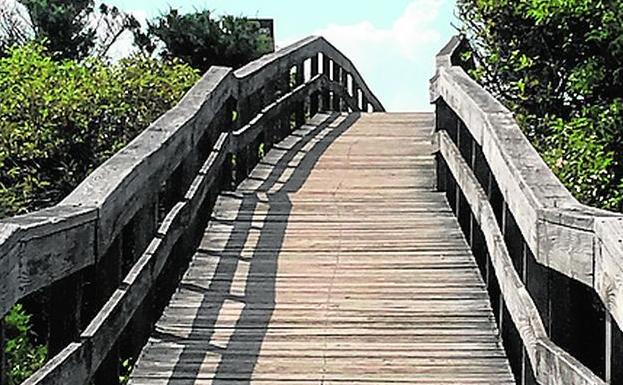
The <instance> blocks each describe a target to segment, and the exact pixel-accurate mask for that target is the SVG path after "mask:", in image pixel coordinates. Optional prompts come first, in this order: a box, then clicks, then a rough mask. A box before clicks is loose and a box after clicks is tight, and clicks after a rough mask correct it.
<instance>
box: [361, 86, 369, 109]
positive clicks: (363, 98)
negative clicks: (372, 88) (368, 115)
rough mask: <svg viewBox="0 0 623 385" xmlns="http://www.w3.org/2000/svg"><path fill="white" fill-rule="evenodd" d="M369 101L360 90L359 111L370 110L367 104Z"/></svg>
mask: <svg viewBox="0 0 623 385" xmlns="http://www.w3.org/2000/svg"><path fill="white" fill-rule="evenodd" d="M369 104H370V102H369V101H368V97H367V96H366V94H365V93H364V92H363V91H362V92H361V111H363V112H368V111H370V106H369Z"/></svg>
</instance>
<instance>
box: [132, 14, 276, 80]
mask: <svg viewBox="0 0 623 385" xmlns="http://www.w3.org/2000/svg"><path fill="white" fill-rule="evenodd" d="M135 38H136V42H137V44H138V45H139V46H140V47H141V48H142V49H143V50H144V51H146V52H148V53H152V52H154V51H155V50H156V49H157V48H158V45H159V44H161V45H162V46H163V47H162V52H161V53H162V56H163V57H165V58H172V57H176V58H180V59H182V60H183V61H184V62H185V63H188V64H190V65H191V66H192V67H193V68H197V69H199V70H201V71H206V70H207V69H208V68H210V66H213V65H222V66H229V67H234V68H238V67H241V66H243V65H245V64H247V63H248V62H250V61H252V60H254V59H257V58H259V57H260V56H262V55H264V54H265V53H268V52H270V50H271V47H272V43H271V41H270V39H271V38H270V37H269V36H267V35H266V34H264V33H262V32H261V29H260V25H259V23H257V22H254V21H250V20H248V19H246V18H243V17H234V16H222V17H220V18H218V19H216V18H214V17H213V15H212V13H211V12H210V11H208V10H203V11H197V12H194V13H188V14H180V13H179V12H178V11H177V10H175V9H170V10H169V12H168V13H166V14H162V15H161V16H160V17H157V18H156V19H154V20H152V21H150V22H149V23H148V30H147V33H142V32H140V31H136V32H135Z"/></svg>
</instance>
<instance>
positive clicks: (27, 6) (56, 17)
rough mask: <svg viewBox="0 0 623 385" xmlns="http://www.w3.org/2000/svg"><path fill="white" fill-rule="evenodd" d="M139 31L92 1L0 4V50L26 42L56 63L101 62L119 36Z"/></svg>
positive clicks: (10, 0) (129, 19)
mask: <svg viewBox="0 0 623 385" xmlns="http://www.w3.org/2000/svg"><path fill="white" fill-rule="evenodd" d="M138 27H139V23H138V21H137V20H136V19H135V18H134V17H133V16H132V15H129V14H126V13H124V12H121V11H120V10H119V9H118V8H117V7H109V6H107V5H106V4H103V3H102V4H100V5H99V6H97V7H96V6H95V3H94V0H69V1H68V0H18V1H16V0H0V50H1V51H3V52H6V51H7V50H8V48H10V47H11V46H13V45H23V44H26V43H28V42H30V41H33V40H35V41H38V42H40V43H42V44H45V46H46V48H47V49H48V52H49V53H50V54H51V55H52V56H53V57H55V58H57V59H76V60H81V59H84V58H86V57H89V56H95V57H100V58H103V57H104V56H105V55H106V53H107V52H108V50H109V48H110V47H111V46H112V44H113V43H114V42H115V41H117V39H118V38H119V36H120V35H121V33H123V32H124V31H126V30H133V29H136V28H138Z"/></svg>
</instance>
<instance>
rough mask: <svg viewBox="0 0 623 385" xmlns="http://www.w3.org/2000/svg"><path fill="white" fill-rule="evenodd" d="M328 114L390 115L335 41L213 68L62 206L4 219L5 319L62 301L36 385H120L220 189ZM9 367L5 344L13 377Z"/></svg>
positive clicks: (0, 363) (0, 271)
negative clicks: (17, 310)
mask: <svg viewBox="0 0 623 385" xmlns="http://www.w3.org/2000/svg"><path fill="white" fill-rule="evenodd" d="M319 111H336V112H349V111H366V112H367V111H383V106H382V104H381V103H380V102H379V101H378V99H377V98H376V96H375V95H374V94H373V93H372V92H371V91H370V89H369V88H368V86H367V85H366V83H365V82H364V81H363V79H362V77H361V75H360V74H359V73H358V72H357V70H356V68H355V67H354V66H353V64H352V63H351V62H350V60H349V59H348V58H346V57H345V56H344V55H343V54H342V53H341V52H339V51H338V50H337V49H336V48H335V47H333V46H332V45H331V44H330V43H329V42H327V41H326V40H325V39H324V38H322V37H309V38H306V39H303V40H301V41H299V42H297V43H295V44H293V45H291V46H288V47H286V48H284V49H282V50H280V51H278V52H275V53H272V54H269V55H266V56H264V57H262V58H260V59H258V60H256V61H254V62H252V63H249V64H248V65H246V66H245V67H242V68H240V69H238V70H236V71H234V70H232V69H230V68H224V67H212V68H210V70H208V71H207V73H206V74H205V75H204V76H203V77H202V78H201V80H200V81H199V82H198V83H197V84H195V85H194V86H193V87H192V88H191V89H190V90H189V91H188V93H187V94H186V95H185V96H184V98H183V99H182V100H181V101H180V102H179V103H178V104H177V105H176V106H175V107H174V108H172V109H171V110H169V111H168V112H166V113H165V114H164V115H162V116H161V117H160V118H158V119H157V120H156V121H155V122H153V123H152V124H151V125H150V126H149V127H148V128H147V129H146V130H145V131H143V132H142V133H141V134H139V135H138V136H137V137H136V138H135V139H134V140H133V141H132V142H131V143H129V144H128V145H127V146H126V147H124V148H123V149H122V150H120V151H119V152H118V153H117V154H115V155H114V156H113V157H111V158H110V159H109V160H107V161H106V162H105V163H104V164H102V165H101V166H100V167H98V168H97V169H96V170H95V171H94V172H93V173H92V174H91V175H89V176H88V177H87V178H86V179H85V180H84V181H83V182H82V183H81V184H80V185H79V186H78V187H77V188H76V189H75V190H74V191H73V192H72V193H70V194H69V196H68V197H67V198H65V199H64V200H63V201H62V202H60V203H59V204H58V205H56V206H54V207H52V208H49V209H44V210H40V211H37V212H33V213H30V214H26V215H22V216H17V217H12V218H6V219H3V220H1V221H0V319H2V317H4V315H6V314H7V312H8V311H9V310H10V309H11V307H12V306H13V305H15V304H16V303H18V302H21V301H27V302H28V301H34V302H36V303H37V304H38V306H40V307H42V308H46V309H48V310H50V311H49V319H47V320H44V321H43V322H41V324H43V325H44V329H45V330H44V332H45V333H47V335H48V337H49V339H48V341H47V342H48V348H49V351H50V356H51V359H50V360H49V361H48V362H47V363H46V364H45V365H44V366H43V368H41V369H40V370H38V371H37V372H36V373H35V374H34V375H33V376H31V377H30V378H29V379H27V380H26V381H25V383H24V384H26V385H31V384H66V385H70V384H86V383H89V382H90V381H92V382H93V383H95V384H106V385H110V384H115V383H118V381H119V364H120V362H119V357H120V356H123V357H136V355H137V354H138V353H139V352H140V349H141V348H142V346H143V345H144V344H145V342H146V341H147V338H148V336H149V333H150V331H151V326H152V325H153V323H154V322H155V321H156V320H157V318H158V317H159V313H160V311H161V309H162V308H163V307H164V306H165V305H166V303H167V302H168V296H170V294H171V293H172V291H173V290H174V288H175V286H176V284H177V278H178V277H179V275H180V274H181V273H182V272H183V271H184V268H185V264H187V262H188V259H189V257H190V255H191V253H192V252H193V250H194V245H195V244H196V243H197V241H198V240H199V239H200V238H201V233H202V231H203V228H204V226H203V225H205V222H206V221H207V219H208V218H209V216H210V212H211V208H212V205H213V204H214V202H215V199H216V197H217V195H218V193H219V192H220V191H222V190H228V189H231V188H232V187H234V186H235V185H236V184H237V183H238V182H240V181H241V180H243V179H244V178H245V177H246V176H247V175H248V172H249V171H250V170H251V169H252V168H253V166H254V165H255V164H256V163H257V162H258V161H259V159H260V158H261V156H262V154H263V153H265V152H266V151H267V150H268V149H269V148H270V147H271V146H272V145H273V144H274V143H275V142H277V141H279V140H280V139H282V138H284V137H285V136H287V135H288V134H289V133H290V132H291V131H292V130H295V129H297V128H299V127H301V126H302V125H304V124H305V122H306V120H309V119H313V116H314V115H315V114H316V113H317V112H319ZM33 293H35V294H33ZM33 297H34V298H35V299H34V300H33ZM3 331H4V328H3V327H2V326H1V325H0V352H3V351H4V346H5V343H6V338H5V336H4V334H3ZM6 370H7V367H6V362H5V360H4V356H3V354H2V353H0V384H4V383H5V381H6Z"/></svg>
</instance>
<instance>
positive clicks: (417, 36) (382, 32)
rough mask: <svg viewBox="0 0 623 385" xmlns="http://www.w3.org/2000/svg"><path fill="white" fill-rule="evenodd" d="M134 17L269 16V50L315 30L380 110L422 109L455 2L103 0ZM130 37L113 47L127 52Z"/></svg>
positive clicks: (426, 108) (425, 108)
mask: <svg viewBox="0 0 623 385" xmlns="http://www.w3.org/2000/svg"><path fill="white" fill-rule="evenodd" d="M105 2H106V3H107V4H110V5H116V6H118V7H119V8H120V9H123V10H124V11H126V12H131V13H132V14H134V15H135V16H136V17H137V18H138V19H139V20H146V19H152V18H154V17H155V16H158V15H159V14H160V13H162V12H164V11H166V10H168V9H169V7H173V8H176V9H179V10H181V11H187V12H192V11H193V10H201V9H210V10H212V11H214V12H215V13H216V14H233V15H236V16H241V15H242V16H247V17H261V18H272V19H274V21H275V40H276V45H277V48H279V47H284V46H286V45H288V44H291V43H294V42H296V41H297V40H300V39H302V38H305V37H307V36H309V35H321V36H324V37H325V38H327V40H329V41H330V42H331V43H332V44H333V45H335V46H336V47H337V48H338V49H340V50H341V51H342V52H343V53H344V54H345V55H346V56H347V57H349V58H350V59H351V60H352V62H353V63H354V64H355V67H356V68H357V69H358V70H359V72H360V73H361V74H362V76H363V78H364V80H365V81H366V83H367V84H368V85H369V86H370V88H371V90H372V92H374V93H375V94H376V95H377V97H378V98H379V99H380V100H381V102H382V103H383V105H384V106H385V108H386V109H387V110H388V111H430V110H431V109H432V108H431V106H430V104H429V101H428V81H429V79H430V78H431V77H432V75H433V73H434V63H435V61H434V59H435V54H436V53H437V52H438V51H439V50H440V49H441V47H442V46H443V45H444V44H445V43H446V42H447V41H448V40H449V39H450V37H451V36H452V35H454V34H455V33H456V30H455V28H454V27H453V25H457V22H456V21H455V18H454V12H453V10H454V3H455V0H314V1H296V0H196V1H195V0H107V1H105ZM130 45H131V37H130V36H125V37H124V39H122V40H121V41H120V42H119V44H118V45H117V46H116V47H114V50H116V53H115V52H113V53H112V54H113V55H115V54H117V55H119V54H123V53H125V52H126V51H128V49H129V46H130Z"/></svg>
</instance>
